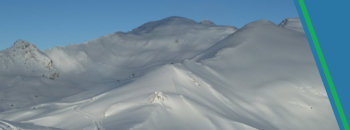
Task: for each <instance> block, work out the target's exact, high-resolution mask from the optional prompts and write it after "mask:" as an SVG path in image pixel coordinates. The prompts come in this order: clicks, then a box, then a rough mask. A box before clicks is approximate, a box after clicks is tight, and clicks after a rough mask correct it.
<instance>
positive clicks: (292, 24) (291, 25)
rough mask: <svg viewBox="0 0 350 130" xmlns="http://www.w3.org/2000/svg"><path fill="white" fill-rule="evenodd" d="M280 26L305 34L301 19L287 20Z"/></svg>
mask: <svg viewBox="0 0 350 130" xmlns="http://www.w3.org/2000/svg"><path fill="white" fill-rule="evenodd" d="M279 26H281V27H284V28H287V29H291V30H295V31H298V32H304V29H303V25H302V24H301V21H300V19H299V18H288V19H285V20H283V21H282V22H281V23H280V24H279Z"/></svg>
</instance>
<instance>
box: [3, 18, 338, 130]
mask: <svg viewBox="0 0 350 130" xmlns="http://www.w3.org/2000/svg"><path fill="white" fill-rule="evenodd" d="M300 29H301V30H300ZM27 53H28V54H27ZM33 55H35V56H34V58H33ZM0 61H1V62H0V64H1V66H6V67H3V68H1V74H0V80H1V82H0V102H1V104H0V111H1V112H0V119H1V120H0V128H2V127H7V128H12V129H16V128H21V129H42V128H46V129H56V128H57V129H96V130H101V129H111V130H112V129H152V130H153V129H266V130H272V129H291V130H294V129H307V130H309V129H317V130H321V129H325V130H328V129H339V127H338V125H337V122H336V120H335V117H334V115H333V112H332V109H331V106H330V103H329V100H328V97H327V94H326V92H325V90H324V86H323V84H322V80H321V78H320V76H319V73H318V70H317V67H316V65H315V62H314V60H313V57H312V53H311V51H310V48H309V46H308V43H307V39H306V37H305V34H304V32H303V31H302V27H301V24H300V21H299V20H298V19H286V20H284V21H283V22H282V23H281V24H279V25H275V24H273V23H271V22H269V21H264V20H261V21H255V22H252V23H249V24H247V25H246V26H244V27H243V28H240V29H236V28H235V27H230V26H218V25H215V24H214V23H213V22H211V21H209V20H204V21H201V22H196V21H193V20H190V19H187V18H183V17H168V18H165V19H162V20H159V21H153V22H149V23H146V24H144V25H142V26H140V27H138V28H136V29H134V30H133V31H131V32H127V33H124V32H117V33H115V34H111V35H108V36H105V37H101V38H98V39H95V40H92V41H88V42H86V43H83V44H76V45H70V46H66V47H55V48H52V49H48V50H45V51H40V50H38V49H37V48H36V47H35V46H34V45H32V44H30V43H27V42H25V41H22V40H21V41H17V42H16V43H15V44H14V46H13V47H11V48H9V49H6V50H4V51H1V52H0ZM52 77H54V78H52Z"/></svg>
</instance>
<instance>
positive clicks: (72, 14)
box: [0, 0, 298, 50]
mask: <svg viewBox="0 0 350 130" xmlns="http://www.w3.org/2000/svg"><path fill="white" fill-rule="evenodd" d="M168 16H183V17H187V18H190V19H193V20H195V21H200V20H203V19H210V20H211V21H213V22H214V23H216V24H218V25H232V26H236V27H242V26H243V25H245V24H247V23H249V22H252V21H254V20H258V19H266V20H270V21H273V22H274V23H279V22H280V21H282V20H283V19H285V18H287V17H297V16H298V15H297V11H296V8H295V5H294V1H293V0H35V1H29V0H2V1H0V49H1V50H2V49H5V48H8V47H10V46H12V44H13V42H14V41H16V40H17V39H23V40H26V41H29V42H31V43H34V44H35V45H37V46H38V47H39V48H40V49H47V48H52V47H54V46H65V45H68V44H78V43H82V42H85V41H88V40H92V39H96V38H98V37H101V36H104V35H107V34H110V33H113V32H117V31H124V32H126V31H130V30H132V29H133V28H136V27H138V26H140V25H142V24H143V23H145V22H149V21H154V20H159V19H162V18H165V17H168Z"/></svg>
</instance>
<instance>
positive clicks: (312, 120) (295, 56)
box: [192, 21, 339, 129]
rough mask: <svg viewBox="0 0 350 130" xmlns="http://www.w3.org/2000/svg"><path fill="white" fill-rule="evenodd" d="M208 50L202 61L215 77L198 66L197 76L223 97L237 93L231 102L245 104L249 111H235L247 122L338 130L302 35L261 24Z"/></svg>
mask: <svg viewBox="0 0 350 130" xmlns="http://www.w3.org/2000/svg"><path fill="white" fill-rule="evenodd" d="M218 48H222V49H218ZM208 50H209V51H207V52H205V53H208V54H203V55H204V57H205V58H202V59H201V60H200V63H201V64H203V65H204V66H208V67H209V68H211V69H212V70H211V71H213V72H216V76H213V77H209V78H208V77H205V76H202V75H207V74H205V73H204V72H205V71H204V69H198V68H199V67H192V69H193V72H194V73H195V72H196V73H197V75H199V76H201V77H203V78H204V80H205V81H211V82H209V83H211V84H212V85H214V84H217V85H214V86H216V87H215V88H216V89H217V90H218V91H219V93H221V94H223V95H232V96H227V97H228V98H229V99H230V100H232V102H236V103H239V104H240V103H242V104H241V105H239V106H241V107H243V108H242V109H243V110H244V111H245V112H248V113H243V112H242V113H241V112H238V110H239V108H237V109H235V110H233V111H236V112H237V113H240V114H238V115H240V116H241V117H242V118H240V119H239V120H241V121H242V122H244V123H245V124H248V125H250V126H253V127H255V128H258V129H339V128H338V126H337V122H336V120H335V117H334V115H333V113H332V108H331V105H330V103H329V100H328V98H327V93H326V91H325V89H324V86H323V84H322V80H321V78H320V76H319V73H318V70H317V67H316V64H315V62H314V58H313V56H312V53H311V51H310V48H309V46H308V43H307V39H306V37H305V35H304V34H303V33H300V32H297V31H292V30H286V29H282V28H281V27H278V26H276V25H274V24H272V23H271V22H267V21H256V22H253V23H250V24H248V25H246V26H245V27H243V28H242V29H240V30H238V31H237V32H235V33H234V34H232V35H231V36H229V37H227V38H225V39H224V40H222V41H220V42H219V43H218V44H216V46H214V47H213V48H210V49H208ZM220 86H221V87H220ZM243 100H244V101H243ZM247 115H250V116H247ZM264 119H267V120H268V121H267V122H265V121H264ZM325 119H326V120H325ZM285 122H288V123H285ZM315 124H317V125H315Z"/></svg>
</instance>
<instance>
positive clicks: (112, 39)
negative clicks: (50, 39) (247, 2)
mask: <svg viewBox="0 0 350 130" xmlns="http://www.w3.org/2000/svg"><path fill="white" fill-rule="evenodd" d="M235 31H236V29H235V28H234V27H228V26H213V25H205V24H200V23H196V22H194V21H192V20H189V19H186V18H182V17H169V18H165V19H163V20H159V21H154V22H150V23H146V24H144V25H142V26H141V27H139V28H137V29H134V30H133V31H131V32H128V33H120V32H119V33H115V34H111V35H108V36H105V37H102V38H99V39H96V40H92V41H89V42H87V43H85V44H80V45H72V46H68V47H61V48H53V49H50V50H46V51H45V52H46V53H47V54H48V55H49V57H50V58H51V59H52V60H53V61H54V63H55V64H56V65H57V67H58V69H59V70H60V71H61V72H62V75H72V77H70V79H72V78H73V79H75V78H74V77H77V76H79V78H80V79H85V80H88V81H96V80H101V79H103V80H117V79H118V80H125V79H128V78H130V77H134V76H138V75H142V73H143V72H144V71H146V70H148V69H149V68H153V67H156V66H160V65H164V64H168V63H174V62H179V61H182V60H184V59H187V58H192V57H194V56H196V55H197V54H198V53H200V52H202V51H203V50H205V49H207V48H209V47H210V46H212V45H214V44H215V43H216V42H217V41H220V40H222V39H224V38H225V37H226V36H228V35H230V34H232V33H233V32H235ZM91 73H93V74H94V75H90V74H91ZM91 76H93V78H92V77H91Z"/></svg>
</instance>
